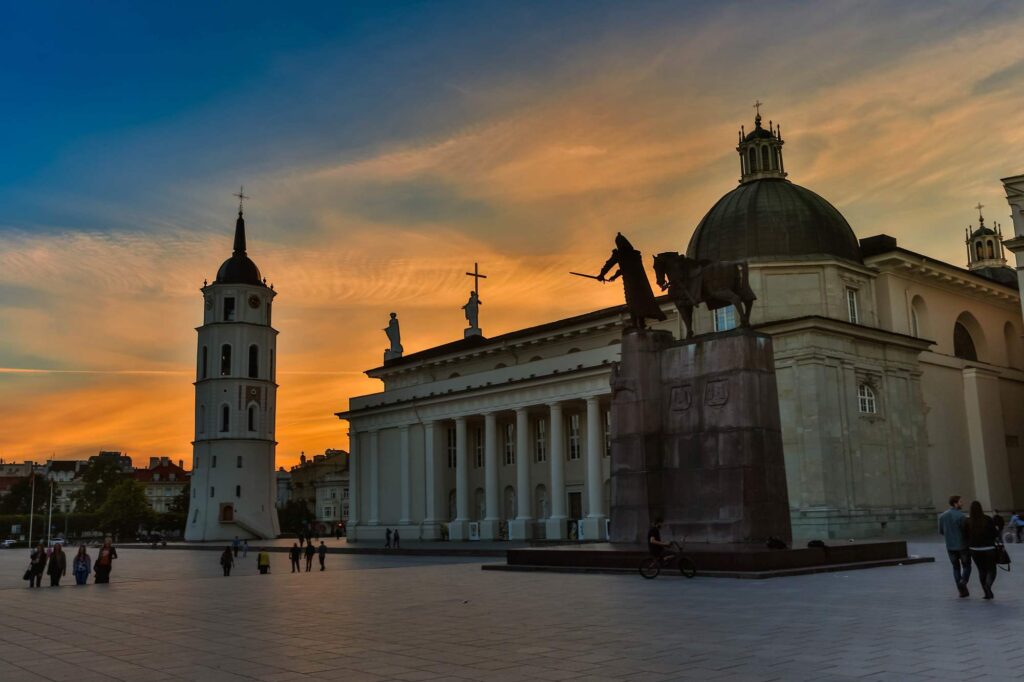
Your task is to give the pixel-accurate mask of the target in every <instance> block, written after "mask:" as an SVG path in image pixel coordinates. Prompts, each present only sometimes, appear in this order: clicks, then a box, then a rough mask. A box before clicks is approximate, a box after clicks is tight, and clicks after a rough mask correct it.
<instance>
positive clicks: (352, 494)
mask: <svg viewBox="0 0 1024 682" xmlns="http://www.w3.org/2000/svg"><path fill="white" fill-rule="evenodd" d="M360 499H362V496H361V495H360V494H359V433H358V432H357V431H355V430H354V429H350V430H349V432H348V518H347V519H345V538H346V541H348V542H351V541H353V540H355V539H356V526H357V525H359V501H360Z"/></svg>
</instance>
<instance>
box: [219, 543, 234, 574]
mask: <svg viewBox="0 0 1024 682" xmlns="http://www.w3.org/2000/svg"><path fill="white" fill-rule="evenodd" d="M220 565H221V568H223V569H224V577H225V578H227V577H228V576H229V575H231V567H232V566H234V565H235V558H234V557H233V556H231V548H230V547H225V548H224V551H223V552H222V553H221V555H220Z"/></svg>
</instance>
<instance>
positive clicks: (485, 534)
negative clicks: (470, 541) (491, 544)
mask: <svg viewBox="0 0 1024 682" xmlns="http://www.w3.org/2000/svg"><path fill="white" fill-rule="evenodd" d="M500 538H501V521H499V520H498V519H484V520H483V521H481V522H480V539H481V540H499V539H500Z"/></svg>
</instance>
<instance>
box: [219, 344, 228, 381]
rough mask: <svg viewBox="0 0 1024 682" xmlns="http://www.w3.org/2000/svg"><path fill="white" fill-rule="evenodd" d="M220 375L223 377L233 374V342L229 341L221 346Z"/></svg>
mask: <svg viewBox="0 0 1024 682" xmlns="http://www.w3.org/2000/svg"><path fill="white" fill-rule="evenodd" d="M220 375H221V376H222V377H226V376H230V375H231V344H229V343H225V344H224V345H223V346H221V347H220Z"/></svg>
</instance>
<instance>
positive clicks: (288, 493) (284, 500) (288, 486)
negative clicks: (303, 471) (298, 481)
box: [276, 467, 292, 509]
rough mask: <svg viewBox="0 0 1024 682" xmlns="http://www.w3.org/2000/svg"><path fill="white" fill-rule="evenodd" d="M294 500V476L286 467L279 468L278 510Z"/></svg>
mask: <svg viewBox="0 0 1024 682" xmlns="http://www.w3.org/2000/svg"><path fill="white" fill-rule="evenodd" d="M291 499H292V475H291V473H289V472H288V471H285V468H284V467H278V468H277V501H276V504H277V508H278V509H280V508H281V507H283V506H285V505H286V504H288V503H289V502H290V501H291Z"/></svg>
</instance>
